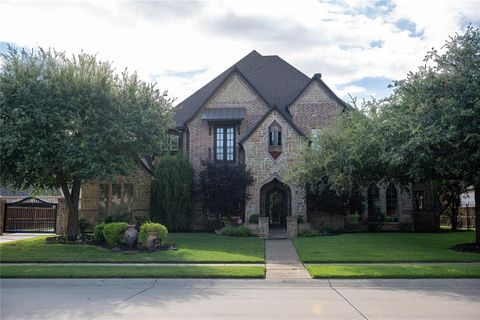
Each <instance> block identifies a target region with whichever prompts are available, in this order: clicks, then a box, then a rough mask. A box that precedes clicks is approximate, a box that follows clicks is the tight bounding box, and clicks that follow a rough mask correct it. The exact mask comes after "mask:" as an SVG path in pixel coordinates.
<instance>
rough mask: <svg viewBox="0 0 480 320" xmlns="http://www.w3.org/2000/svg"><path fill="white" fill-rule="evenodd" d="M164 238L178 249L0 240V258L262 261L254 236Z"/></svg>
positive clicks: (182, 235)
mask: <svg viewBox="0 0 480 320" xmlns="http://www.w3.org/2000/svg"><path fill="white" fill-rule="evenodd" d="M166 242H167V243H174V244H175V245H176V246H177V247H178V250H176V251H173V250H169V251H157V252H153V253H139V254H132V253H127V252H113V251H111V250H109V249H106V248H102V247H99V246H93V245H64V244H46V243H45V237H40V238H34V239H29V240H22V241H17V242H11V243H4V244H1V245H0V262H143V263H148V262H184V263H185V262H186V263H188V262H192V263H201V262H204V263H257V262H260V263H262V262H264V242H263V240H261V239H259V238H255V237H242V238H239V237H227V236H219V235H215V234H208V233H171V234H169V235H168V237H167V240H166Z"/></svg>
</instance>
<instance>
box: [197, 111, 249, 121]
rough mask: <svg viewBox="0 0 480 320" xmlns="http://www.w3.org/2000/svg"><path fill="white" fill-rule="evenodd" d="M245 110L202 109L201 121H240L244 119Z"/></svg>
mask: <svg viewBox="0 0 480 320" xmlns="http://www.w3.org/2000/svg"><path fill="white" fill-rule="evenodd" d="M245 114H246V110H245V108H213V109H204V112H203V113H202V120H207V121H215V120H222V121H241V120H243V119H245Z"/></svg>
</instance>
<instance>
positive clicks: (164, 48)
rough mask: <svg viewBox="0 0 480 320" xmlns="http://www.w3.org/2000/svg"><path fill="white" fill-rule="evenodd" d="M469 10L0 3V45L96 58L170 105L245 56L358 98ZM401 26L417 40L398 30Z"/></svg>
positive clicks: (461, 4) (440, 38) (479, 14)
mask: <svg viewBox="0 0 480 320" xmlns="http://www.w3.org/2000/svg"><path fill="white" fill-rule="evenodd" d="M479 7H480V6H479V2H478V1H458V0H445V1H436V2H431V1H420V0H416V1H401V0H395V1H392V2H385V1H384V2H382V3H381V5H379V2H378V1H374V0H369V1H358V0H346V1H336V2H335V1H314V0H305V1H285V2H283V1H202V2H193V1H149V2H148V1H122V2H116V1H94V0H89V1H63V2H60V1H58V2H54V1H53V2H52V1H48V2H47V1H45V2H42V1H33V0H32V1H15V2H13V1H8V2H1V3H0V30H1V31H0V42H13V43H15V44H17V45H21V46H28V47H32V46H43V47H55V48H56V49H59V50H66V51H68V52H71V53H74V52H79V51H80V50H84V51H87V52H93V53H98V56H99V57H100V58H102V59H108V60H113V61H114V62H115V66H117V68H119V69H122V68H123V67H125V66H128V67H129V69H132V70H138V72H139V74H140V75H141V76H142V78H144V79H145V80H149V81H156V82H157V83H158V87H159V88H160V89H162V90H166V89H168V90H169V92H170V94H171V95H172V96H176V97H179V98H180V99H183V98H185V97H187V96H188V95H190V94H191V93H193V92H194V91H195V90H196V89H198V88H199V87H201V86H203V85H204V84H206V83H207V82H208V81H210V80H211V79H213V78H214V77H215V76H216V75H218V74H219V73H220V72H222V71H223V70H225V69H226V68H227V67H229V66H230V65H232V64H233V63H234V62H235V61H237V60H239V59H240V58H242V57H243V56H244V55H246V54H247V53H249V52H250V51H251V50H253V49H256V50H257V51H259V52H260V53H262V54H278V55H280V56H281V57H283V58H284V59H285V60H287V61H288V62H290V63H292V64H293V65H294V66H296V67H297V68H299V69H300V70H301V71H303V72H305V73H306V74H307V75H309V76H311V75H313V74H314V73H316V72H321V73H322V74H323V76H324V79H325V81H326V82H327V84H329V85H331V86H332V87H333V88H334V89H335V88H343V89H342V90H341V91H338V90H337V92H338V93H339V94H340V95H344V94H345V93H346V92H350V93H359V94H360V93H365V92H371V90H370V89H369V88H363V89H365V90H366V91H358V90H360V88H361V87H358V86H357V87H355V86H350V87H348V86H347V85H348V84H349V83H350V82H352V81H356V80H359V79H362V78H365V77H384V78H386V79H399V78H403V77H404V76H405V75H406V73H407V72H408V71H409V70H413V69H415V68H416V67H417V66H418V65H419V64H421V62H422V59H423V57H424V55H425V53H426V52H427V50H428V49H430V48H431V47H432V46H435V47H439V46H441V45H442V44H443V42H444V41H445V39H447V37H448V35H452V34H454V33H455V32H457V31H460V30H461V29H462V28H463V27H464V25H465V24H466V23H468V22H478V21H480V10H478V9H479ZM402 19H403V20H404V21H408V22H409V23H410V24H411V25H413V24H415V27H416V30H415V31H416V33H417V34H421V37H414V36H412V33H411V31H409V30H401V29H399V28H398V25H397V22H398V21H399V20H402ZM373 44H377V45H373ZM378 44H381V46H379V45H378ZM195 70H206V71H205V72H200V73H195V72H192V71H195ZM172 71H173V72H172ZM189 72H190V73H191V76H190V77H185V76H184V75H181V73H184V74H189ZM176 73H177V74H179V73H180V75H181V76H175V74H176ZM346 88H350V89H351V91H345V90H346ZM352 90H353V91H352ZM355 90H357V91H355ZM354 91H355V92H354ZM373 93H374V92H373Z"/></svg>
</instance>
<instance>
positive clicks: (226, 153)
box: [215, 126, 235, 162]
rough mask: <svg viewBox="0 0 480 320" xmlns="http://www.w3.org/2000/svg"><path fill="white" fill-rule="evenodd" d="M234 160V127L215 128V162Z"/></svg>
mask: <svg viewBox="0 0 480 320" xmlns="http://www.w3.org/2000/svg"><path fill="white" fill-rule="evenodd" d="M234 160H235V127H234V126H217V127H215V161H220V162H222V161H234Z"/></svg>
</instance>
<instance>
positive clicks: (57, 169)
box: [0, 47, 171, 238]
mask: <svg viewBox="0 0 480 320" xmlns="http://www.w3.org/2000/svg"><path fill="white" fill-rule="evenodd" d="M0 58H1V60H2V69H1V71H0V136H1V139H2V140H1V144H0V169H1V170H0V178H1V179H2V181H3V182H4V183H8V184H12V185H14V186H15V187H19V188H30V187H32V188H38V189H45V188H61V189H62V191H63V194H64V196H65V201H66V204H67V205H68V209H69V216H68V235H69V237H72V238H73V237H76V236H77V234H78V204H79V196H80V188H81V185H82V183H83V182H85V181H90V180H93V179H97V178H98V179H101V180H103V179H109V178H112V177H114V176H116V175H125V174H128V173H130V172H131V171H132V170H133V169H134V168H135V167H136V165H138V161H139V159H140V157H141V156H143V155H145V154H151V153H153V152H155V151H156V150H158V146H159V142H160V141H162V138H163V136H164V134H165V132H166V129H167V128H168V127H169V126H170V110H171V103H170V100H167V99H166V98H165V97H164V94H162V93H160V92H159V91H158V90H156V89H155V88H154V86H153V85H149V84H147V83H145V82H142V81H140V80H139V79H138V77H137V75H136V74H135V73H134V74H130V73H128V72H127V71H126V70H125V71H124V72H122V73H121V74H116V73H115V71H114V69H113V68H112V66H111V64H110V63H108V62H102V61H98V60H97V59H96V57H95V56H94V55H89V54H86V53H81V54H79V55H74V56H71V57H68V56H67V55H65V54H64V53H62V52H57V51H55V50H48V51H45V50H43V49H38V50H32V51H29V52H27V51H25V50H21V51H19V50H17V49H16V48H13V47H9V49H8V52H7V53H5V54H1V55H0Z"/></svg>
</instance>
